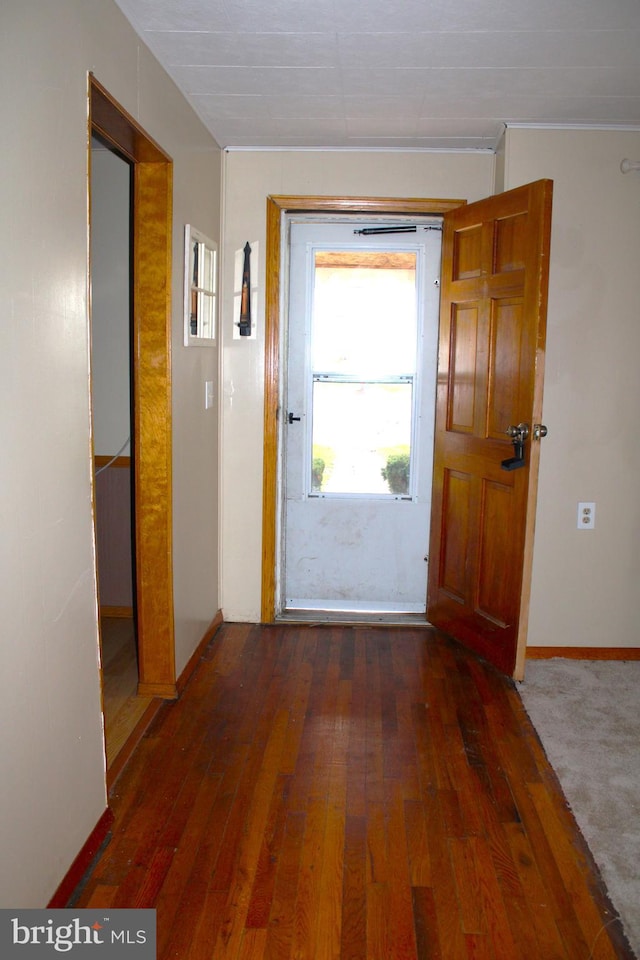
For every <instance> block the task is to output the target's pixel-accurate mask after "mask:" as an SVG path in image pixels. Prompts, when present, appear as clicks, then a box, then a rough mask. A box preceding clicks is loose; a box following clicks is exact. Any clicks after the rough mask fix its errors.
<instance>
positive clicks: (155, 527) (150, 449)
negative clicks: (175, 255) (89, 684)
mask: <svg viewBox="0 0 640 960" xmlns="http://www.w3.org/2000/svg"><path fill="white" fill-rule="evenodd" d="M88 99H89V138H88V148H89V150H90V147H91V133H92V132H95V133H97V134H98V135H99V136H100V137H101V138H102V139H103V140H106V141H107V142H108V143H110V144H111V145H112V146H113V147H114V149H115V150H116V151H117V152H118V153H119V154H120V155H121V156H123V157H124V158H125V159H126V160H127V161H129V162H130V163H131V165H132V167H133V190H132V204H131V208H132V222H133V250H132V285H131V286H132V301H133V308H132V326H133V330H132V344H133V349H132V371H133V434H134V435H133V437H132V447H133V455H134V471H133V474H134V497H133V499H134V516H135V521H134V527H135V534H134V539H135V607H136V615H137V634H138V680H139V682H138V694H139V695H140V696H147V697H163V698H167V699H173V698H175V697H176V696H177V687H176V669H175V636H174V611H173V552H172V464H171V456H172V445H171V426H172V419H171V235H172V226H173V210H172V197H173V162H172V160H171V157H170V156H169V155H168V154H167V153H166V152H165V151H164V150H163V149H162V148H161V147H160V146H159V145H158V144H157V143H156V142H155V141H154V140H152V139H151V137H149V136H148V134H147V133H146V132H145V131H144V130H143V129H142V127H141V126H140V125H139V124H138V123H137V122H136V121H135V120H134V119H133V117H132V116H130V114H128V113H127V111H126V110H124V109H123V107H121V106H120V104H118V103H117V102H116V101H115V100H114V99H113V97H112V96H111V95H110V94H109V93H108V92H107V90H106V89H105V88H104V87H103V86H102V85H101V84H100V83H99V82H98V81H97V80H96V79H95V77H94V76H93V75H92V74H89V90H88ZM94 511H95V507H94Z"/></svg>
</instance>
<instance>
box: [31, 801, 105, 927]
mask: <svg viewBox="0 0 640 960" xmlns="http://www.w3.org/2000/svg"><path fill="white" fill-rule="evenodd" d="M114 819H115V818H114V814H113V811H112V810H111V808H110V807H107V809H106V810H105V811H104V813H103V814H102V816H101V817H100V819H99V820H98V822H97V824H96V825H95V827H94V828H93V830H92V831H91V833H90V834H89V837H88V838H87V840H86V842H85V843H84V845H83V847H82V849H81V850H80V853H79V854H78V856H77V857H76V858H75V860H74V861H73V863H72V864H71V866H70V867H69V869H68V870H67V872H66V873H65V875H64V877H63V878H62V880H61V882H60V885H59V886H58V889H57V890H56V892H55V893H54V895H53V896H52V898H51V900H50V901H49V903H48V904H47V909H48V910H61V909H64V907H66V906H67V904H68V903H69V901H70V900H71V897H72V896H73V893H74V891H75V890H76V888H77V887H78V884H79V883H80V881H81V880H82V878H83V877H84V875H85V873H86V872H87V870H88V869H89V867H90V866H91V862H92V861H93V859H94V857H95V855H96V854H97V853H98V851H99V850H100V847H101V846H102V844H103V843H104V841H105V840H106V838H107V835H108V833H109V830H110V829H111V827H112V825H113V821H114Z"/></svg>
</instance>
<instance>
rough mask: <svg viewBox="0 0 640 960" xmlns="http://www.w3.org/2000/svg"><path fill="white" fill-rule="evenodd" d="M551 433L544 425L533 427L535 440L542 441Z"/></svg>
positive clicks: (537, 424) (539, 424)
mask: <svg viewBox="0 0 640 960" xmlns="http://www.w3.org/2000/svg"><path fill="white" fill-rule="evenodd" d="M548 432H549V431H548V430H547V428H546V427H545V425H544V423H534V425H533V439H534V440H542V438H543V437H546V435H547V433H548Z"/></svg>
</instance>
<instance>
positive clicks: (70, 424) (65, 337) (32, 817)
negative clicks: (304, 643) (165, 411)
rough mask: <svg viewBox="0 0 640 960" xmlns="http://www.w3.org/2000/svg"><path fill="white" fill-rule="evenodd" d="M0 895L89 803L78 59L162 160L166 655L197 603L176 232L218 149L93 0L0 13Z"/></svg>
mask: <svg viewBox="0 0 640 960" xmlns="http://www.w3.org/2000/svg"><path fill="white" fill-rule="evenodd" d="M0 21H1V29H0V88H1V89H2V111H3V116H2V128H3V130H4V131H5V132H7V136H6V137H5V138H4V140H3V150H2V160H1V161H0V162H1V163H2V168H3V169H2V176H0V190H1V191H2V196H1V198H0V209H2V219H3V230H2V233H1V234H0V245H1V248H2V255H1V256H0V298H1V302H2V324H1V325H0V341H1V342H0V401H1V402H0V427H1V436H2V449H3V467H2V470H1V471H0V529H1V530H2V536H1V537H0V582H1V584H2V592H1V597H2V605H1V609H0V622H1V623H2V639H1V641H0V684H1V688H0V694H1V695H0V730H1V731H2V736H1V739H0V754H1V755H0V769H1V770H2V789H1V790H0V797H1V800H0V804H1V807H0V817H1V822H2V831H1V837H2V839H1V841H0V906H2V907H10V906H16V907H17V906H19V907H32V906H33V907H35V906H42V905H44V904H46V902H47V901H48V899H49V898H50V897H51V895H52V894H53V892H54V891H55V888H56V886H57V885H58V883H59V882H60V880H61V879H62V877H63V875H64V874H65V872H66V870H67V869H68V867H69V866H70V864H71V862H72V860H73V859H74V857H75V856H76V854H77V853H78V851H79V850H80V848H81V846H82V844H83V843H84V841H85V840H86V838H87V836H88V834H89V833H90V831H91V830H92V829H93V827H94V826H95V824H96V822H97V820H98V818H99V817H100V815H101V813H102V811H103V810H104V808H105V803H106V797H105V785H104V751H103V738H102V715H101V709H100V688H99V672H98V644H97V612H96V586H95V558H94V543H93V525H92V513H91V510H92V506H91V504H92V500H91V485H90V477H91V474H90V453H91V447H90V435H89V422H90V421H89V369H88V320H87V304H88V296H87V71H89V70H91V71H93V72H94V73H95V76H96V77H97V79H99V80H100V81H101V82H102V83H103V84H104V85H105V86H106V87H107V88H108V89H109V90H110V91H111V93H112V94H113V95H114V96H115V97H116V99H118V100H119V101H120V102H121V103H122V105H123V106H124V107H125V108H126V109H127V110H128V111H129V112H130V113H131V114H132V115H133V116H134V117H136V118H137V119H138V120H139V121H140V123H141V124H142V125H143V126H144V127H145V129H146V130H147V131H148V133H149V134H150V135H151V136H152V137H154V139H156V140H157V141H158V142H159V143H160V144H161V145H162V146H163V147H164V148H165V149H166V150H167V151H168V152H169V153H170V154H171V155H172V156H173V158H174V160H175V169H174V178H175V190H174V215H175V231H174V245H175V246H174V271H175V277H176V283H175V286H174V290H173V326H174V331H173V396H174V444H175V448H174V459H175V465H174V497H175V537H174V550H175V605H176V652H177V662H178V669H181V668H182V666H184V664H185V662H186V660H187V659H188V657H189V655H190V654H191V652H192V651H193V649H194V648H195V646H196V644H197V642H198V641H199V640H200V638H201V636H202V633H203V630H204V628H205V626H206V625H208V623H209V622H210V620H211V618H212V617H213V615H214V614H215V611H216V609H217V607H218V606H219V604H218V597H217V503H216V500H217V490H216V475H217V432H216V430H217V425H216V423H217V418H216V413H215V410H214V411H207V412H206V413H205V411H204V399H203V398H204V381H205V379H214V380H216V374H217V350H215V349H213V350H196V349H184V348H182V346H181V343H182V283H181V277H182V230H183V225H184V223H185V222H192V223H194V225H197V226H198V227H199V228H200V229H202V230H203V231H204V232H205V233H207V234H209V235H211V236H213V238H214V239H215V238H216V237H217V235H218V229H217V228H218V215H219V211H218V203H219V170H220V157H219V150H218V149H217V147H216V145H215V144H214V143H213V141H212V140H211V139H210V137H209V136H208V135H207V134H206V133H205V131H204V129H203V128H202V126H201V125H200V123H199V122H198V121H197V119H196V117H195V115H194V114H193V113H192V111H191V110H190V109H189V108H188V107H187V106H186V104H185V102H184V100H183V98H182V97H181V96H180V95H179V94H178V92H177V90H176V88H175V87H174V85H173V84H172V83H171V82H170V81H169V80H168V78H167V76H166V75H165V74H164V73H163V72H162V71H161V70H160V68H159V67H158V65H157V64H156V62H155V61H154V60H153V59H152V58H151V55H150V54H149V53H148V51H147V50H146V48H144V47H143V46H142V45H141V44H140V42H139V41H138V40H137V38H136V36H135V35H134V33H133V31H132V30H131V29H130V27H129V26H128V24H127V23H126V21H125V20H124V18H123V17H122V15H121V14H120V12H119V10H118V8H117V7H116V6H115V5H114V4H112V3H110V2H105V0H57V2H56V3H49V2H46V0H5V2H4V3H3V5H2V13H1V15H0Z"/></svg>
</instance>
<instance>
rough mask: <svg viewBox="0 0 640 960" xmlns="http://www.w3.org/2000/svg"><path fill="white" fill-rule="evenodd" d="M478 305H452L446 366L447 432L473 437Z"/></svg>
mask: <svg viewBox="0 0 640 960" xmlns="http://www.w3.org/2000/svg"><path fill="white" fill-rule="evenodd" d="M478 313H479V311H478V306H477V304H467V303H462V304H453V307H452V313H451V346H450V350H451V363H450V366H449V415H448V418H447V420H448V428H449V430H452V431H456V432H459V433H473V429H474V424H475V410H476V355H477V351H478Z"/></svg>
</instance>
